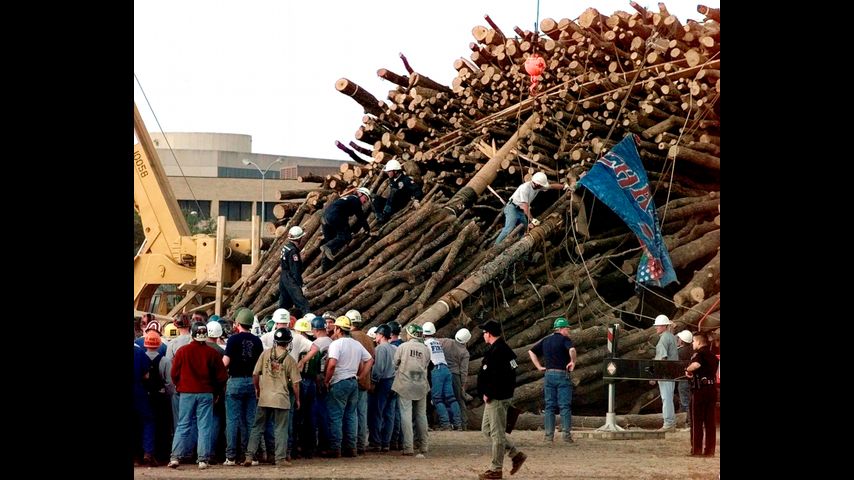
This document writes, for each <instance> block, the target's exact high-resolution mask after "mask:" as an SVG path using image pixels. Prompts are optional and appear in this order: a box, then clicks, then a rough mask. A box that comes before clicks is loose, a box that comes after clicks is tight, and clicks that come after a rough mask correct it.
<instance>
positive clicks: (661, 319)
mask: <svg viewBox="0 0 854 480" xmlns="http://www.w3.org/2000/svg"><path fill="white" fill-rule="evenodd" d="M652 325H653V326H654V327H655V331H656V333H658V335H659V337H658V343H657V344H656V345H655V360H679V352H678V350H677V348H676V336H675V335H673V333H672V332H671V331H670V326H671V325H673V322H671V321H670V319H669V318H667V315H659V316H657V317H655V322H654V323H653V324H652ZM649 383H650V384H653V385H654V384H655V380H650V382H649ZM675 387H676V382H673V381H664V382H658V391H659V392H660V393H661V416H662V417H664V426H662V427H661V431H664V432H666V431H669V430H673V429H674V428H676V410H675V409H674V408H673V390H674V389H675Z"/></svg>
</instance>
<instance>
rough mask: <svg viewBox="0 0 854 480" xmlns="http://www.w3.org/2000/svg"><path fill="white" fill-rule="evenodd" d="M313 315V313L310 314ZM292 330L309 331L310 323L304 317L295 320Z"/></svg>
mask: <svg viewBox="0 0 854 480" xmlns="http://www.w3.org/2000/svg"><path fill="white" fill-rule="evenodd" d="M312 316H314V315H312ZM294 330H296V331H298V332H310V331H311V323H310V322H309V320H308V319H307V318H305V317H303V318H300V319H299V320H297V323H295V324H294Z"/></svg>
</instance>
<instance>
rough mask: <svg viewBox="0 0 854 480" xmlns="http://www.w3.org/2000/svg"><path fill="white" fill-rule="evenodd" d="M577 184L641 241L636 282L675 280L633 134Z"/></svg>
mask: <svg viewBox="0 0 854 480" xmlns="http://www.w3.org/2000/svg"><path fill="white" fill-rule="evenodd" d="M578 185H581V186H583V187H586V188H587V189H588V190H590V191H591V192H592V193H593V195H595V196H596V198H598V199H599V200H601V201H602V202H604V203H605V205H607V206H608V207H609V208H610V209H611V210H613V211H614V213H616V214H617V215H619V216H620V218H622V219H623V221H624V222H626V225H627V226H628V227H629V228H630V229H631V230H632V231H633V232H634V233H635V235H637V237H638V240H640V242H641V244H643V246H644V253H643V255H642V256H641V261H640V265H638V270H637V272H638V273H637V277H636V281H637V282H638V283H640V284H646V285H654V286H658V287H663V286H665V285H667V284H669V283H671V282H674V281H676V272H674V271H673V264H672V263H671V262H670V255H669V254H668V253H667V247H666V246H665V245H664V239H663V238H662V237H661V228H660V227H659V225H658V218H657V216H656V213H655V203H654V202H653V200H652V192H651V191H650V189H649V180H648V179H647V176H646V170H644V168H643V164H642V163H641V159H640V155H639V154H638V150H637V147H636V146H635V141H634V137H633V135H627V136H626V137H625V138H623V139H622V140H621V141H620V143H618V144H616V145H614V148H612V149H611V151H609V152H608V153H606V154H605V155H604V156H603V157H602V158H600V159H599V160H598V161H597V162H596V164H595V165H593V168H591V169H590V171H589V172H587V174H586V175H585V176H583V177H582V178H581V179H580V180H579V181H578Z"/></svg>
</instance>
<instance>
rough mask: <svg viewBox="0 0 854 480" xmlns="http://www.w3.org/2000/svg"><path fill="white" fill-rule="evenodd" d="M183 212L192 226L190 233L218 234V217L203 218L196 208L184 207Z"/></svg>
mask: <svg viewBox="0 0 854 480" xmlns="http://www.w3.org/2000/svg"><path fill="white" fill-rule="evenodd" d="M181 213H183V214H184V218H185V219H186V220H187V225H188V226H189V227H190V235H198V234H200V233H203V234H205V235H211V236H216V219H213V218H202V217H201V215H199V214H198V213H197V212H196V211H195V210H186V209H182V210H181Z"/></svg>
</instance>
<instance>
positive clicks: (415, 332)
mask: <svg viewBox="0 0 854 480" xmlns="http://www.w3.org/2000/svg"><path fill="white" fill-rule="evenodd" d="M406 333H408V334H409V336H410V337H415V338H421V337H422V336H424V330H423V329H422V328H421V325H416V324H414V323H410V324H409V325H407V326H406Z"/></svg>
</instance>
